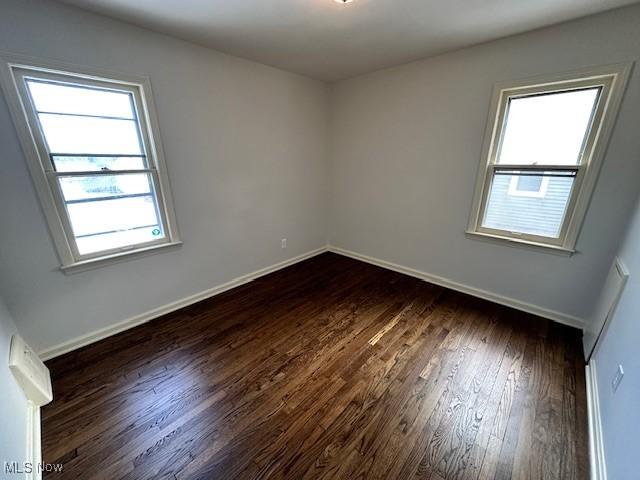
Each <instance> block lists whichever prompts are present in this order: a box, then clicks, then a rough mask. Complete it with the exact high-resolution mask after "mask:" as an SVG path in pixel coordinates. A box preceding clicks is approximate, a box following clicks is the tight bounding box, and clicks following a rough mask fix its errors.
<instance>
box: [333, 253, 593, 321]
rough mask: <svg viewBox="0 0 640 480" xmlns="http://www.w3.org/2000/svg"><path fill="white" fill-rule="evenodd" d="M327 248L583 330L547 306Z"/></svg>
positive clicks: (572, 319) (576, 319) (570, 317)
mask: <svg viewBox="0 0 640 480" xmlns="http://www.w3.org/2000/svg"><path fill="white" fill-rule="evenodd" d="M328 250H329V251H330V252H334V253H337V254H340V255H344V256H347V257H351V258H354V259H356V260H361V261H363V262H367V263H371V264H373V265H377V266H379V267H382V268H386V269H389V270H393V271H395V272H399V273H404V274H405V275H409V276H412V277H416V278H419V279H421V280H424V281H426V282H429V283H434V284H436V285H440V286H441V287H445V288H449V289H451V290H456V291H458V292H462V293H466V294H468V295H471V296H474V297H479V298H483V299H485V300H489V301H490V302H494V303H499V304H500V305H505V306H507V307H511V308H515V309H516V310H521V311H523V312H527V313H532V314H533V315H538V316H540V317H544V318H548V319H549V320H553V321H554V322H558V323H562V324H564V325H569V326H571V327H575V328H578V329H580V330H584V325H585V322H584V321H583V320H581V319H579V318H577V317H573V316H571V315H566V314H564V313H560V312H556V311H554V310H549V309H547V308H544V307H539V306H537V305H532V304H530V303H526V302H521V301H520V300H516V299H514V298H509V297H505V296H503V295H498V294H496V293H492V292H488V291H486V290H481V289H479V288H475V287H471V286H469V285H464V284H462V283H458V282H454V281H453V280H449V279H447V278H444V277H440V276H438V275H432V274H430V273H427V272H422V271H420V270H416V269H414V268H410V267H405V266H403V265H398V264H395V263H391V262H387V261H386V260H380V259H379V258H374V257H369V256H367V255H362V254H360V253H357V252H352V251H350V250H345V249H344V248H340V247H336V246H334V245H329V246H328Z"/></svg>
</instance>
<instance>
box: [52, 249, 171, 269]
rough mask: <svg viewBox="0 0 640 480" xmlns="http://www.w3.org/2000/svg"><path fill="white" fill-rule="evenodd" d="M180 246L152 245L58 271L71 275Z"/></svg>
mask: <svg viewBox="0 0 640 480" xmlns="http://www.w3.org/2000/svg"><path fill="white" fill-rule="evenodd" d="M180 245H182V242H181V241H179V240H176V241H173V242H170V243H162V244H160V245H153V246H150V247H144V248H140V249H137V250H133V251H131V250H129V251H125V252H119V253H114V254H111V255H107V256H104V257H98V258H92V259H89V260H82V261H79V262H74V263H70V264H68V265H62V266H61V267H60V270H62V271H63V272H64V273H65V274H66V275H71V274H74V273H80V272H84V271H87V270H93V269H94V268H99V267H104V266H107V265H113V264H115V263H120V262H126V261H128V260H134V259H136V258H141V257H146V256H149V255H154V254H156V253H160V252H162V251H163V250H164V249H166V248H170V247H178V246H180Z"/></svg>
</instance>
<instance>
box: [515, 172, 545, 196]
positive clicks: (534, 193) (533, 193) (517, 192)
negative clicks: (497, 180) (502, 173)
mask: <svg viewBox="0 0 640 480" xmlns="http://www.w3.org/2000/svg"><path fill="white" fill-rule="evenodd" d="M520 178H522V177H518V176H517V175H514V176H513V177H511V181H510V182H509V195H511V196H512V197H531V198H544V197H545V196H546V195H547V189H548V188H549V177H542V181H541V182H540V188H539V189H538V190H520V189H518V182H519V181H520Z"/></svg>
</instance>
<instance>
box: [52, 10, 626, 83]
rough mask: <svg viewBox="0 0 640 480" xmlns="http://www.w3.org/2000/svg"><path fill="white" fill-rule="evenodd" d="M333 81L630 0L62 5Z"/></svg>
mask: <svg viewBox="0 0 640 480" xmlns="http://www.w3.org/2000/svg"><path fill="white" fill-rule="evenodd" d="M63 1H65V3H69V4H74V5H77V6H79V7H82V8H86V9H89V10H93V11H95V12H98V13H102V14H105V15H108V16H111V17H115V18H118V19H121V20H125V21H128V22H131V23H134V24H137V25H141V26H144V27H147V28H150V29H152V30H156V31H159V32H163V33H167V34H170V35H173V36H176V37H179V38H183V39H185V40H190V41H193V42H196V43H199V44H202V45H206V46H209V47H211V48H214V49H216V50H219V51H222V52H226V53H230V54H233V55H237V56H239V57H244V58H248V59H251V60H255V61H258V62H261V63H265V64H268V65H273V66H275V67H279V68H282V69H285V70H289V71H292V72H297V73H301V74H304V75H308V76H310V77H313V78H318V79H321V80H327V81H333V80H339V79H343V78H348V77H352V76H356V75H359V74H362V73H367V72H370V71H373V70H378V69H381V68H386V67H391V66H394V65H399V64H402V63H406V62H409V61H412V60H417V59H420V58H424V57H427V56H430V55H434V54H437V53H442V52H445V51H448V50H453V49H457V48H461V47H465V46H469V45H473V44H476V43H480V42H485V41H488V40H492V39H496V38H499V37H504V36H506V35H512V34H515V33H520V32H524V31H527V30H532V29H535V28H539V27H543V26H546V25H551V24H553V23H558V22H562V21H565V20H570V19H573V18H577V17H581V16H584V15H589V14H593V13H597V12H602V11H605V10H609V9H612V8H616V7H620V6H623V5H629V4H632V3H636V1H637V0H528V1H527V0H354V1H353V2H352V3H348V4H339V3H336V2H335V1H334V0H63Z"/></svg>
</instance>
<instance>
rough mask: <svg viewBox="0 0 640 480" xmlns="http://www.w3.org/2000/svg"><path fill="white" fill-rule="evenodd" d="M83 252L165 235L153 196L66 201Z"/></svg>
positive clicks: (131, 243)
mask: <svg viewBox="0 0 640 480" xmlns="http://www.w3.org/2000/svg"><path fill="white" fill-rule="evenodd" d="M67 210H68V212H69V218H70V220H71V226H72V228H73V233H74V235H75V237H76V240H77V241H76V243H77V245H78V249H79V250H80V253H81V254H86V253H90V252H95V251H99V250H107V249H111V248H118V247H122V246H125V245H134V244H136V243H143V242H151V241H154V240H158V239H161V238H164V232H163V231H162V227H161V226H160V225H161V224H160V221H159V219H158V216H157V213H156V204H155V200H154V198H153V196H151V195H146V196H141V197H131V198H118V199H114V200H96V201H88V202H81V203H71V204H67Z"/></svg>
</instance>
